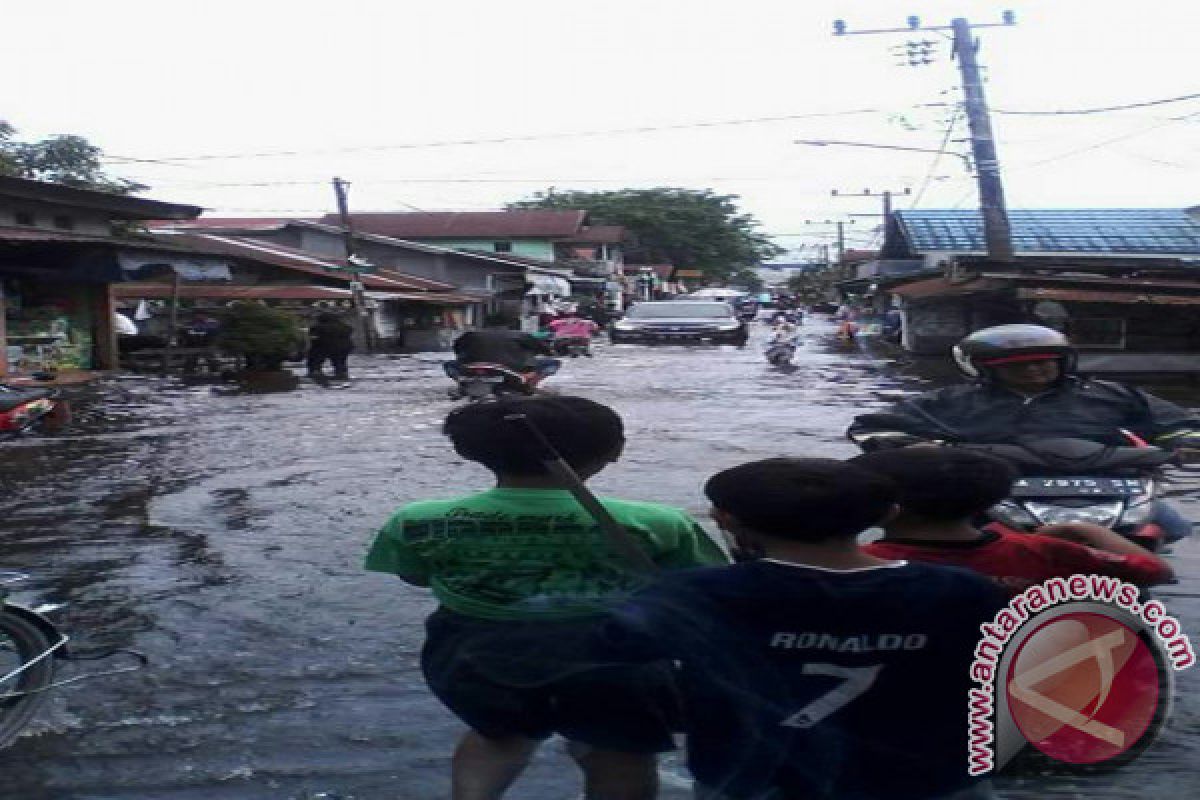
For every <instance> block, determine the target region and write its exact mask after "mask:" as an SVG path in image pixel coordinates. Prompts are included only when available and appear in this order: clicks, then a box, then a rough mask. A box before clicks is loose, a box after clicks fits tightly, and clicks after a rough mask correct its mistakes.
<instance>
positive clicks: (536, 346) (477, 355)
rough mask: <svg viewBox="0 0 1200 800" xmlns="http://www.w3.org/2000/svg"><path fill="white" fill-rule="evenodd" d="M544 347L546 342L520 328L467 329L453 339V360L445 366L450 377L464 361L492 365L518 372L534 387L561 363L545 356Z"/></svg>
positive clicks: (465, 362)
mask: <svg viewBox="0 0 1200 800" xmlns="http://www.w3.org/2000/svg"><path fill="white" fill-rule="evenodd" d="M547 347H548V345H547V342H546V341H544V340H542V339H539V338H538V337H536V336H534V335H533V334H531V333H525V332H523V331H513V330H497V329H485V330H480V331H467V332H466V333H464V334H463V335H461V336H459V337H458V338H457V339H455V340H454V356H455V361H454V362H451V364H448V365H447V367H446V369H447V372H448V373H451V377H454V375H453V373H454V372H455V371H456V370H457V369H458V368H459V367H462V366H464V365H466V364H495V365H497V366H501V367H504V368H506V369H509V370H512V371H513V372H517V373H520V374H521V375H523V376H525V380H526V382H527V383H528V384H529V385H530V386H536V385H537V383H538V382H539V381H540V380H542V379H543V378H544V377H546V376H547V375H549V374H551V373H553V372H554V371H555V370H556V369H557V368H558V366H559V364H560V363H561V362H559V361H558V360H557V359H554V358H547V357H546V356H547V353H548V350H547Z"/></svg>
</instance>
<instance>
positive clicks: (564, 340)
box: [547, 314, 600, 357]
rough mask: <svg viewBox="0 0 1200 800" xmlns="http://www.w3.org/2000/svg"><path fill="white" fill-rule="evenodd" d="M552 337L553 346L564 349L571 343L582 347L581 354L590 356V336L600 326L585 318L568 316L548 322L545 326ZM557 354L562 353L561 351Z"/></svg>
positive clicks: (575, 315)
mask: <svg viewBox="0 0 1200 800" xmlns="http://www.w3.org/2000/svg"><path fill="white" fill-rule="evenodd" d="M547 327H548V328H550V332H551V333H552V334H553V335H554V345H555V348H556V349H557V348H558V347H565V346H566V345H568V344H570V343H572V342H578V343H579V344H581V345H583V354H584V355H585V356H589V357H590V356H591V355H592V349H591V346H592V336H594V335H595V334H596V332H597V331H599V330H600V326H599V325H597V324H596V323H595V322H592V321H591V320H590V319H587V318H586V317H582V316H580V315H578V314H568V315H567V316H565V317H559V318H558V319H556V320H553V321H551V322H550V324H549V325H548V326H547ZM559 352H562V351H561V350H560V351H559Z"/></svg>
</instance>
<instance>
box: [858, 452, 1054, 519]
mask: <svg viewBox="0 0 1200 800" xmlns="http://www.w3.org/2000/svg"><path fill="white" fill-rule="evenodd" d="M902 435H904V434H902ZM864 449H865V448H864ZM988 514H989V515H991V516H992V517H993V518H995V519H996V520H998V521H1000V522H1003V523H1004V524H1005V525H1007V526H1008V527H1010V528H1013V529H1014V530H1019V531H1020V530H1025V531H1031V530H1033V529H1034V528H1037V527H1040V525H1041V523H1040V522H1038V519H1037V517H1035V516H1034V515H1033V514H1030V513H1029V512H1028V511H1026V510H1025V509H1024V508H1022V507H1021V505H1020V503H1015V502H1013V501H1012V500H1002V501H1001V502H999V503H997V504H996V505H994V506H992V507H991V508H989V509H988Z"/></svg>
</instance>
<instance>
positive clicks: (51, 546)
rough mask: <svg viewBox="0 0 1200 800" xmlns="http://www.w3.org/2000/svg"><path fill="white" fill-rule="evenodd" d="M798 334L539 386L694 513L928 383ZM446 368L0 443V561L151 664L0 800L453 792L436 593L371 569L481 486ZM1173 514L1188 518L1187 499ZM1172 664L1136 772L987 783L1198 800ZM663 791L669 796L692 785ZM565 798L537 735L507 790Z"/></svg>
mask: <svg viewBox="0 0 1200 800" xmlns="http://www.w3.org/2000/svg"><path fill="white" fill-rule="evenodd" d="M756 335H759V336H761V332H759V333H758V334H756ZM803 336H804V338H803V344H802V346H801V350H800V352H799V354H798V356H797V360H796V369H794V370H793V371H789V372H784V371H780V370H776V369H772V368H768V367H767V365H766V364H765V363H764V362H763V360H762V356H761V353H760V351H759V349H758V347H757V346H756V344H755V343H754V342H752V343H751V346H749V347H747V348H745V349H742V350H738V349H735V348H730V347H720V348H718V347H698V348H684V347H673V346H672V347H639V346H634V345H622V346H617V347H606V346H604V345H600V346H598V348H597V353H596V357H595V358H594V359H579V360H572V361H570V362H568V363H567V365H566V366H565V367H564V369H563V371H562V372H561V373H560V375H558V376H556V377H555V378H554V379H553V380H552V381H551V382H550V384H549V385H552V386H553V388H554V389H555V390H557V391H559V392H564V393H575V394H580V395H584V396H586V397H590V398H592V399H595V400H598V401H601V402H605V403H608V404H610V405H612V406H613V407H615V408H616V409H617V410H618V411H619V412H620V413H621V414H622V416H623V417H624V419H625V421H626V424H627V428H628V439H629V442H628V446H627V449H626V453H625V456H624V457H623V458H622V460H621V461H620V462H619V463H618V464H616V465H614V466H613V467H612V468H610V469H609V470H607V471H605V472H604V473H602V474H601V475H599V476H598V477H597V478H596V479H595V480H594V482H593V484H594V487H595V488H596V489H597V490H598V491H599V492H601V493H605V492H608V493H612V494H617V495H621V496H625V497H630V498H636V499H647V500H656V501H660V502H665V503H670V504H674V505H678V506H682V507H684V508H686V509H688V510H689V511H691V512H692V513H693V514H694V515H696V516H697V517H698V518H701V519H705V516H704V515H705V514H706V511H707V509H706V506H705V504H704V502H703V498H702V495H701V492H700V487H701V484H702V482H703V480H704V478H705V477H707V476H708V475H710V474H712V473H713V472H715V471H716V470H718V469H721V468H723V467H726V466H731V465H733V464H737V463H740V462H743V461H748V460H752V459H757V458H764V457H769V456H775V455H820V456H830V457H843V456H848V455H850V454H852V452H853V451H852V448H851V447H850V446H849V445H848V443H847V442H846V441H845V439H844V438H843V436H842V431H844V430H845V428H846V426H847V424H848V423H849V422H850V420H851V418H852V417H853V416H854V415H855V414H857V413H861V412H862V411H864V410H866V409H870V408H875V407H878V406H880V405H882V404H884V403H886V402H888V401H890V400H892V399H894V398H896V397H899V396H902V395H904V394H906V393H909V392H913V391H918V390H920V389H921V388H923V387H928V386H929V385H930V383H931V381H933V380H937V379H939V378H936V377H931V376H928V375H920V374H917V373H916V372H914V371H913V369H912V368H911V367H909V366H908V365H906V364H904V363H902V362H899V361H895V360H893V359H892V358H891V357H889V356H887V355H881V354H877V353H874V352H871V351H870V350H869V349H864V348H863V347H859V346H850V347H845V346H841V345H839V344H837V342H836V340H835V338H834V336H833V328H832V326H830V325H829V324H828V323H827V322H822V321H810V323H809V324H808V325H807V326H806V327H805V329H804V334H803ZM439 360H440V358H439V357H438V356H436V355H434V354H426V355H416V356H374V357H369V358H368V357H356V358H355V359H354V360H353V363H352V371H353V374H354V378H355V380H354V382H353V384H352V385H351V386H350V387H349V388H346V389H341V390H328V389H321V388H319V387H316V386H313V385H310V384H304V385H302V388H301V389H299V390H297V391H294V392H288V393H282V394H271V395H226V394H219V393H216V392H214V391H213V390H212V388H211V387H207V386H194V387H188V386H183V385H180V384H178V383H177V382H164V381H163V380H162V379H159V378H138V377H125V378H115V379H112V380H110V381H108V382H105V383H101V384H99V385H97V386H95V387H94V388H92V389H90V390H89V391H88V394H87V395H85V396H84V397H82V398H80V401H79V403H78V405H79V409H80V410H79V413H78V415H77V421H76V422H77V424H76V425H75V427H74V429H73V430H72V431H71V432H70V433H69V434H66V435H64V436H62V437H60V438H43V439H26V440H22V441H20V442H17V443H12V444H6V445H4V459H3V463H0V488H2V489H3V492H2V493H0V515H2V518H3V519H4V520H5V524H4V533H3V539H2V540H0V541H3V548H2V549H0V568H9V569H22V570H25V571H29V572H32V573H34V574H35V579H34V581H33V582H32V583H31V584H30V585H29V586H28V589H27V590H26V592H25V593H24V595H23V599H27V600H32V601H44V602H65V603H68V604H69V605H68V607H67V608H66V609H65V610H64V611H62V612H60V613H59V614H58V615H57V617H56V618H57V619H58V620H59V621H60V622H62V623H63V624H64V626H65V627H67V628H68V629H70V630H71V631H72V632H73V633H74V634H75V635H76V636H77V637H78V639H79V640H80V641H81V642H85V643H91V644H120V645H125V646H134V647H137V648H139V649H141V650H143V651H145V652H146V653H147V654H149V656H150V657H151V659H152V661H153V666H152V668H150V669H149V670H148V671H145V672H143V673H140V674H135V675H132V676H129V675H126V676H121V677H116V678H107V679H103V680H101V681H97V682H94V683H90V684H82V685H78V686H74V687H69V688H66V689H64V690H62V691H60V692H58V693H57V694H56V695H55V696H54V697H53V698H52V700H51V702H50V704H49V705H48V707H47V708H46V710H45V711H44V712H43V713H42V714H41V715H40V716H39V719H38V721H37V724H36V725H35V726H34V728H33V729H31V731H30V734H29V735H27V736H25V737H23V738H21V739H20V740H19V741H18V742H17V743H16V744H15V745H14V746H13V747H12V748H11V749H9V750H7V751H3V752H0V798H4V799H5V800H7V799H8V798H19V800H259V799H260V798H261V799H262V800H267V799H268V798H270V799H271V800H275V799H280V800H282V799H283V798H287V799H288V800H299V799H301V798H304V799H305V800H316V798H323V800H385V799H389V800H390V799H391V798H418V799H420V798H441V797H446V796H447V795H448V770H449V753H450V751H451V749H452V747H453V743H454V741H455V739H456V737H457V735H458V733H459V732H460V728H459V726H458V724H457V723H456V722H455V720H454V719H453V718H452V717H451V716H450V715H449V714H448V713H447V712H446V711H444V710H443V709H442V708H441V707H440V706H439V705H438V704H437V703H436V701H434V700H433V699H432V698H431V696H430V695H429V694H428V692H427V691H426V690H425V688H424V686H423V684H422V681H421V677H420V674H419V671H418V669H417V666H416V655H417V652H418V648H419V646H420V642H421V637H422V628H421V622H422V619H423V618H424V616H425V615H426V614H427V613H428V612H429V611H430V609H431V608H432V603H431V601H430V599H429V596H428V594H427V593H426V592H425V591H423V590H419V589H414V588H411V587H407V586H405V585H404V584H402V583H401V582H399V581H398V580H395V579H392V578H390V577H389V576H382V575H375V574H368V573H365V572H364V571H363V570H362V569H361V562H362V557H363V553H364V549H365V547H366V545H367V543H368V541H369V539H370V538H371V536H372V533H373V531H374V530H375V528H376V527H377V526H378V525H379V524H380V523H381V522H382V521H383V520H384V519H385V518H386V517H387V515H388V514H389V512H390V511H391V510H392V509H393V508H395V507H396V506H397V505H400V504H402V503H405V502H407V501H410V500H414V499H417V498H426V497H438V496H448V495H453V494H456V493H460V492H466V491H469V490H472V489H478V488H483V487H485V486H486V485H487V484H488V481H487V475H486V474H485V472H484V471H483V470H482V469H481V468H479V467H477V466H475V465H472V464H468V463H465V462H463V461H462V460H461V459H459V458H458V457H456V456H455V455H454V453H453V452H452V451H451V449H450V448H449V447H448V446H447V443H446V442H445V440H444V439H443V437H442V436H441V435H440V433H439V423H440V421H441V419H442V418H443V417H444V416H445V414H446V412H447V411H448V410H449V409H450V408H451V407H452V403H451V401H450V400H449V399H448V398H447V396H446V393H445V390H446V388H447V386H448V382H447V381H446V379H445V378H444V377H443V376H442V374H441V371H440V368H439V366H438V362H439ZM1185 399H1186V398H1185ZM1192 399H1193V401H1194V400H1195V398H1192ZM1192 404H1193V405H1195V404H1197V403H1195V402H1193V403H1192ZM1188 488H1189V487H1186V486H1176V487H1174V492H1175V493H1176V494H1179V493H1182V492H1185V491H1187V490H1188ZM1184 509H1185V510H1186V511H1187V512H1188V513H1189V514H1190V515H1191V516H1192V517H1193V518H1200V505H1198V504H1197V503H1196V502H1194V501H1190V502H1189V501H1186V499H1185V503H1184ZM1175 558H1176V561H1177V565H1178V569H1179V571H1180V572H1181V573H1183V574H1184V576H1185V578H1184V581H1183V582H1182V583H1181V584H1179V585H1177V586H1173V587H1168V588H1167V589H1166V590H1164V591H1163V592H1162V593H1161V594H1162V595H1164V596H1166V600H1167V603H1168V606H1169V608H1170V610H1171V611H1172V612H1173V613H1175V614H1177V615H1179V616H1181V617H1182V618H1183V619H1184V620H1185V624H1186V629H1187V630H1188V631H1189V632H1190V633H1191V634H1192V636H1193V639H1195V638H1196V637H1197V636H1198V635H1200V625H1198V624H1197V622H1198V621H1200V605H1198V601H1197V599H1196V598H1197V595H1198V594H1200V591H1198V589H1200V587H1198V586H1197V581H1196V577H1195V576H1196V575H1198V574H1200V570H1198V569H1197V567H1200V547H1198V546H1197V545H1196V544H1195V543H1193V542H1188V543H1186V544H1184V545H1182V546H1180V547H1179V548H1177V552H1176V554H1175ZM1179 677H1180V680H1179V684H1178V696H1177V698H1176V700H1177V702H1176V706H1175V710H1174V717H1173V722H1172V725H1171V729H1170V731H1169V732H1168V733H1167V735H1166V736H1165V737H1164V738H1163V739H1162V740H1161V741H1160V742H1159V743H1158V744H1157V745H1156V746H1155V747H1154V748H1153V749H1152V750H1151V752H1149V753H1148V754H1147V755H1145V756H1144V757H1143V758H1141V759H1140V760H1139V761H1137V762H1135V763H1134V764H1132V765H1130V766H1128V767H1126V768H1124V769H1122V770H1120V771H1119V772H1117V773H1115V774H1111V775H1106V776H1093V777H1089V778H1078V779H1067V778H1061V777H1058V778H1038V779H1025V780H1023V781H1017V782H1013V781H1009V782H1006V784H1005V786H1004V787H1003V788H1004V791H1003V796H1004V797H1007V798H1016V799H1018V800H1025V799H1026V798H1028V799H1029V800H1032V798H1044V797H1056V798H1067V797H1081V798H1082V797H1087V798H1133V797H1142V796H1159V797H1197V796H1200V774H1198V773H1197V771H1196V770H1195V766H1194V765H1195V764H1196V763H1197V762H1198V761H1200V692H1197V691H1196V690H1197V689H1198V688H1200V670H1193V671H1190V672H1185V673H1183V674H1181V675H1180V676H1179ZM667 771H668V773H669V775H675V774H678V773H679V770H678V768H677V765H674V766H673V765H670V764H669V765H668V767H667ZM668 783H669V784H671V785H668V786H667V788H665V789H664V792H663V797H664V798H669V799H674V798H683V797H687V796H688V793H687V792H685V791H684V790H682V789H681V788H678V787H677V786H676V785H675V784H678V783H679V781H677V780H668ZM578 792H579V782H578V778H577V775H576V773H575V771H574V769H573V767H572V766H571V764H570V763H569V762H568V761H567V760H566V759H565V757H564V756H563V754H562V749H561V746H560V745H559V744H557V743H551V744H549V745H548V746H547V747H545V748H543V751H542V753H541V754H540V755H539V756H538V758H537V760H536V761H535V763H534V765H533V767H532V768H531V769H530V771H529V772H528V774H527V775H526V776H525V777H524V778H523V779H522V781H521V782H520V783H519V784H518V786H517V787H516V788H515V789H514V790H513V792H512V793H511V796H512V797H514V798H528V799H530V800H572V798H575V797H577V796H578Z"/></svg>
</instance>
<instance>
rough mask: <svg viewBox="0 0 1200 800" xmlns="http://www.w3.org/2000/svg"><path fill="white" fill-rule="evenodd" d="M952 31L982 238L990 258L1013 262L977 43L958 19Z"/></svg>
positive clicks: (1008, 226) (967, 26)
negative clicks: (960, 77) (960, 76)
mask: <svg viewBox="0 0 1200 800" xmlns="http://www.w3.org/2000/svg"><path fill="white" fill-rule="evenodd" d="M951 26H952V27H953V28H954V52H955V54H956V55H957V56H958V69H959V72H961V73H962V84H963V99H964V101H965V103H966V106H967V127H968V128H969V129H970V131H971V153H972V154H973V155H974V156H975V175H976V178H977V180H978V181H979V211H980V213H981V214H982V215H983V236H984V239H985V240H986V241H987V254H988V257H989V258H994V259H997V260H1000V261H1012V258H1013V246H1012V228H1011V227H1010V225H1009V222H1008V209H1007V208H1006V207H1005V204H1004V186H1003V185H1002V184H1001V182H1000V160H999V158H998V157H997V156H996V137H995V136H994V135H993V134H992V120H991V117H990V115H989V114H988V107H987V100H986V99H985V98H984V96H983V80H982V79H981V78H980V77H979V65H978V64H977V63H976V62H975V53H976V52H977V51H978V49H979V42H978V41H977V40H976V39H975V38H974V37H972V36H971V26H970V24H968V23H967V21H966V20H965V19H963V18H962V17H959V18H957V19H955V20H953V21H952V22H951Z"/></svg>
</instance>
